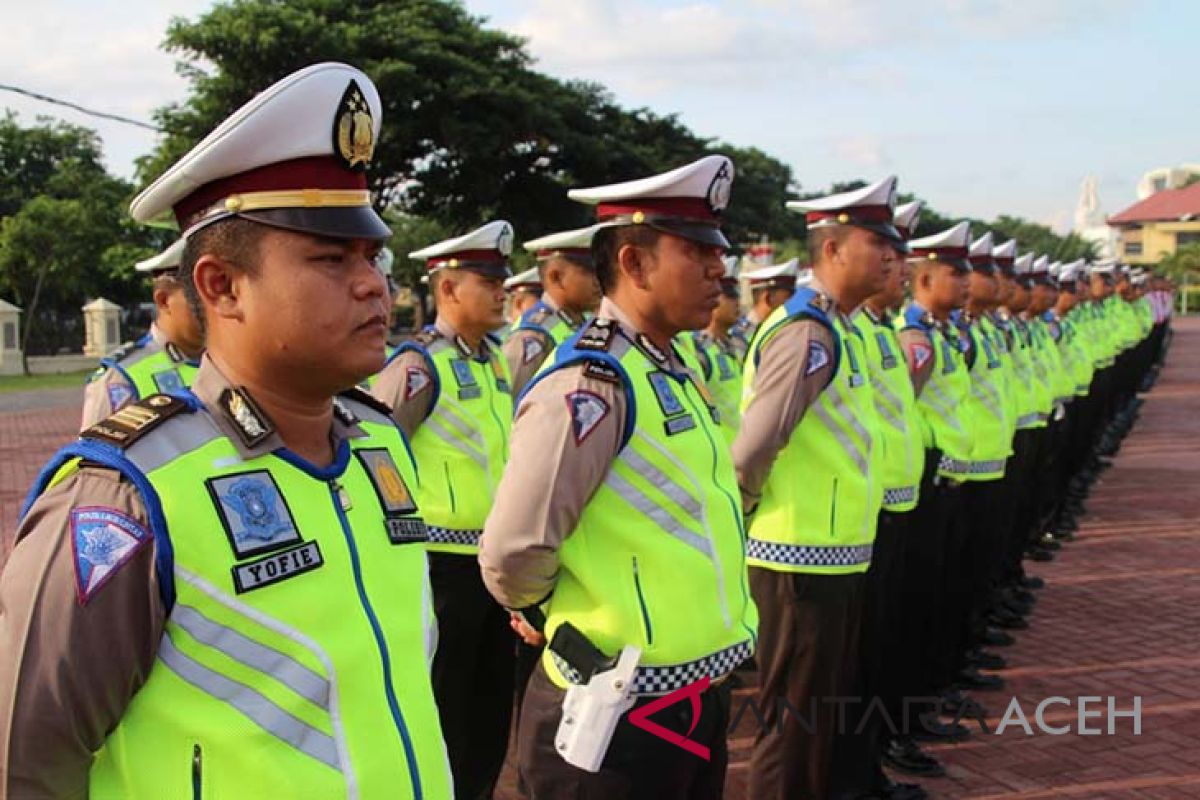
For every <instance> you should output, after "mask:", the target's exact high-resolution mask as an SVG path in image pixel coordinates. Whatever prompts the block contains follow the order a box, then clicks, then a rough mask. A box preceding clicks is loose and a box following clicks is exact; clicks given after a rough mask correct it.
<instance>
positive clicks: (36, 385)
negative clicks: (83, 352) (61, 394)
mask: <svg viewBox="0 0 1200 800" xmlns="http://www.w3.org/2000/svg"><path fill="white" fill-rule="evenodd" d="M92 372H93V370H90V369H86V370H84V371H83V372H64V373H63V374H62V375H29V376H25V375H4V376H0V394H2V393H4V392H28V391H31V390H33V389H66V388H72V387H73V388H77V389H79V390H80V391H81V392H82V391H83V384H84V382H85V381H86V380H87V376H88V375H90V374H92Z"/></svg>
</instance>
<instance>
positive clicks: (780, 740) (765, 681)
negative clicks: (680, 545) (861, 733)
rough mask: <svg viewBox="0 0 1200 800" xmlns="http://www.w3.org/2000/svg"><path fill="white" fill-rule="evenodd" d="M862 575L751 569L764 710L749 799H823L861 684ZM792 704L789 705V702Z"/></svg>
mask: <svg viewBox="0 0 1200 800" xmlns="http://www.w3.org/2000/svg"><path fill="white" fill-rule="evenodd" d="M864 580H865V578H864V575H863V573H855V574H851V575H815V574H805V573H788V572H776V571H774V570H769V569H763V568H761V567H751V568H750V591H751V592H752V593H753V595H754V601H755V603H757V604H758V614H759V622H758V629H759V644H758V670H759V694H758V711H759V715H760V718H761V719H762V720H763V722H764V724H763V726H762V729H761V730H760V731H759V733H758V735H757V736H756V737H755V742H754V754H753V756H752V757H751V759H750V781H749V789H748V790H747V797H753V798H755V800H824V798H826V797H827V796H828V795H829V786H830V772H831V770H832V767H833V743H834V735H835V733H836V731H837V730H838V728H839V726H844V725H845V724H846V723H845V716H846V715H845V714H843V713H841V709H842V708H844V706H839V702H842V701H843V700H844V699H845V698H848V697H850V696H851V693H852V691H853V689H854V685H855V675H854V673H855V669H856V667H857V662H858V656H857V649H858V629H859V624H860V618H861V615H862V600H863V583H864ZM785 704H786V706H785Z"/></svg>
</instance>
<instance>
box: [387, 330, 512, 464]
mask: <svg viewBox="0 0 1200 800" xmlns="http://www.w3.org/2000/svg"><path fill="white" fill-rule="evenodd" d="M433 327H434V329H435V330H437V332H438V333H440V334H441V335H442V336H443V337H445V338H446V339H448V340H449V341H451V342H453V343H454V345H455V346H456V347H457V348H458V351H459V353H460V354H461V355H462V356H463V357H464V358H479V359H482V360H487V359H490V358H491V357H492V351H493V350H494V348H495V347H496V346H495V345H494V344H493V343H492V340H491V339H489V338H488V337H486V336H485V337H483V339H482V340H481V341H480V342H479V346H478V347H477V348H475V349H474V350H472V349H471V348H470V346H468V345H467V343H466V342H465V341H463V339H462V337H460V336H459V335H458V332H457V331H456V330H454V328H452V327H451V326H450V323H448V322H446V321H445V320H444V319H442V318H441V317H438V319H437V321H436V322H435V323H434V325H433ZM430 370H431V366H430V364H429V362H428V361H426V360H425V357H424V356H423V355H421V354H420V353H419V352H417V351H415V350H406V351H405V352H403V353H401V354H400V355H398V356H396V357H395V358H394V359H392V363H390V364H388V365H387V366H386V367H384V368H383V371H382V372H380V373H379V377H378V378H377V379H376V381H375V385H374V386H373V387H371V394H372V395H374V396H375V398H376V399H378V400H381V401H383V402H384V403H387V404H388V405H389V406H391V407H392V417H393V418H394V419H395V420H396V424H397V425H399V426H400V429H401V430H403V431H404V435H405V436H407V437H408V438H409V439H410V440H411V439H412V437H413V436H414V435H415V434H416V432H417V428H419V427H421V423H422V422H424V421H425V418H426V417H428V416H429V414H430V413H431V412H432V411H433V385H434V381H435V380H437V376H436V375H434V374H433V373H432V372H431V371H430Z"/></svg>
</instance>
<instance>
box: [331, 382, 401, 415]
mask: <svg viewBox="0 0 1200 800" xmlns="http://www.w3.org/2000/svg"><path fill="white" fill-rule="evenodd" d="M338 397H345V398H346V399H347V400H353V401H354V402H356V403H362V404H363V405H364V406H367V407H368V408H371V409H374V410H375V411H378V412H379V413H380V414H383V415H384V416H386V417H390V416H391V415H392V407H391V406H389V405H388V404H387V403H385V402H383V401H382V400H380V399H379V398H377V397H375V395H373V394H369V393H367V392H364V391H363V390H362V389H359V388H358V387H354V388H352V389H347V390H346V391H344V392H338Z"/></svg>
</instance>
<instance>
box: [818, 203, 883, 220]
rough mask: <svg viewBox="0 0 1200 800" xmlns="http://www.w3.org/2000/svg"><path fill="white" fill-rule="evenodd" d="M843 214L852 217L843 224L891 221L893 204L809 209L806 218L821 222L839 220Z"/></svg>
mask: <svg viewBox="0 0 1200 800" xmlns="http://www.w3.org/2000/svg"><path fill="white" fill-rule="evenodd" d="M843 214H845V215H846V216H847V217H849V218H850V219H849V222H847V223H843V224H852V223H855V222H891V221H892V217H893V213H892V207H891V206H851V207H849V208H837V209H834V210H833V211H809V212H808V213H807V214H805V219H807V220H808V221H809V222H821V221H822V220H827V219H832V220H835V221H838V220H839V218H840V217H841V216H842V215H843Z"/></svg>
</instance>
